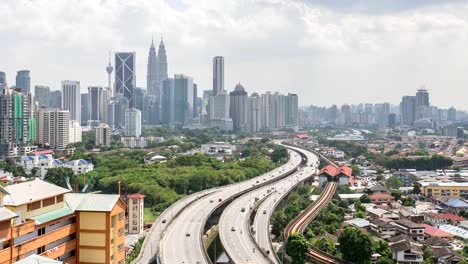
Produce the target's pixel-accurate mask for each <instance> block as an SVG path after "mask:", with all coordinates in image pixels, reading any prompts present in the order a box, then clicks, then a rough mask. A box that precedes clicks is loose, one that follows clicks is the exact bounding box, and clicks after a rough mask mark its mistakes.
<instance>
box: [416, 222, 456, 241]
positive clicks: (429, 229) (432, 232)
mask: <svg viewBox="0 0 468 264" xmlns="http://www.w3.org/2000/svg"><path fill="white" fill-rule="evenodd" d="M422 225H423V226H424V234H427V235H428V236H430V237H447V238H449V237H453V235H452V234H450V233H447V232H445V231H443V230H440V229H438V228H436V227H433V226H430V225H427V224H422Z"/></svg>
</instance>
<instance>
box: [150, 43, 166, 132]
mask: <svg viewBox="0 0 468 264" xmlns="http://www.w3.org/2000/svg"><path fill="white" fill-rule="evenodd" d="M167 77H168V76H167V55H166V47H165V46H164V42H163V40H162V38H161V42H160V43H159V48H158V53H157V54H156V49H155V47H154V41H153V40H152V41H151V47H150V50H149V54H148V65H147V75H146V79H147V80H146V82H147V83H146V85H147V86H146V87H147V95H148V103H149V107H148V108H149V109H148V110H149V115H148V118H149V120H148V123H149V124H151V125H156V124H159V120H160V112H161V111H160V109H161V90H162V83H163V81H164V80H165V79H167Z"/></svg>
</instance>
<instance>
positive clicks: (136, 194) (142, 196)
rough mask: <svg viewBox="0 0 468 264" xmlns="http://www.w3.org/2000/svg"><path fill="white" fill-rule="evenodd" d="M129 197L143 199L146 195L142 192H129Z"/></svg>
mask: <svg viewBox="0 0 468 264" xmlns="http://www.w3.org/2000/svg"><path fill="white" fill-rule="evenodd" d="M127 198H130V199H141V198H145V196H144V195H143V194H140V193H135V194H129V195H127Z"/></svg>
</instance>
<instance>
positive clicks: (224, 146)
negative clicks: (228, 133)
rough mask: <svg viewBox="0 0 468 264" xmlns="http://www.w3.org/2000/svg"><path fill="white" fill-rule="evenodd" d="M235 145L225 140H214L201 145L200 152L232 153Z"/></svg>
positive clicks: (213, 153)
mask: <svg viewBox="0 0 468 264" xmlns="http://www.w3.org/2000/svg"><path fill="white" fill-rule="evenodd" d="M236 149H237V148H236V146H235V145H232V144H229V143H227V142H214V143H210V144H203V145H201V152H202V153H204V154H208V155H215V154H224V155H232V154H233V153H234V152H235V151H236Z"/></svg>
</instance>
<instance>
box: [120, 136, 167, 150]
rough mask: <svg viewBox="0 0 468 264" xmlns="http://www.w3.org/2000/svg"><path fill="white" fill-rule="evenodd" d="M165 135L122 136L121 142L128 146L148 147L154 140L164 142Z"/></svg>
mask: <svg viewBox="0 0 468 264" xmlns="http://www.w3.org/2000/svg"><path fill="white" fill-rule="evenodd" d="M162 141H164V138H163V137H121V138H120V142H122V144H123V145H124V147H126V148H146V147H148V145H149V144H151V143H153V142H162Z"/></svg>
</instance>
